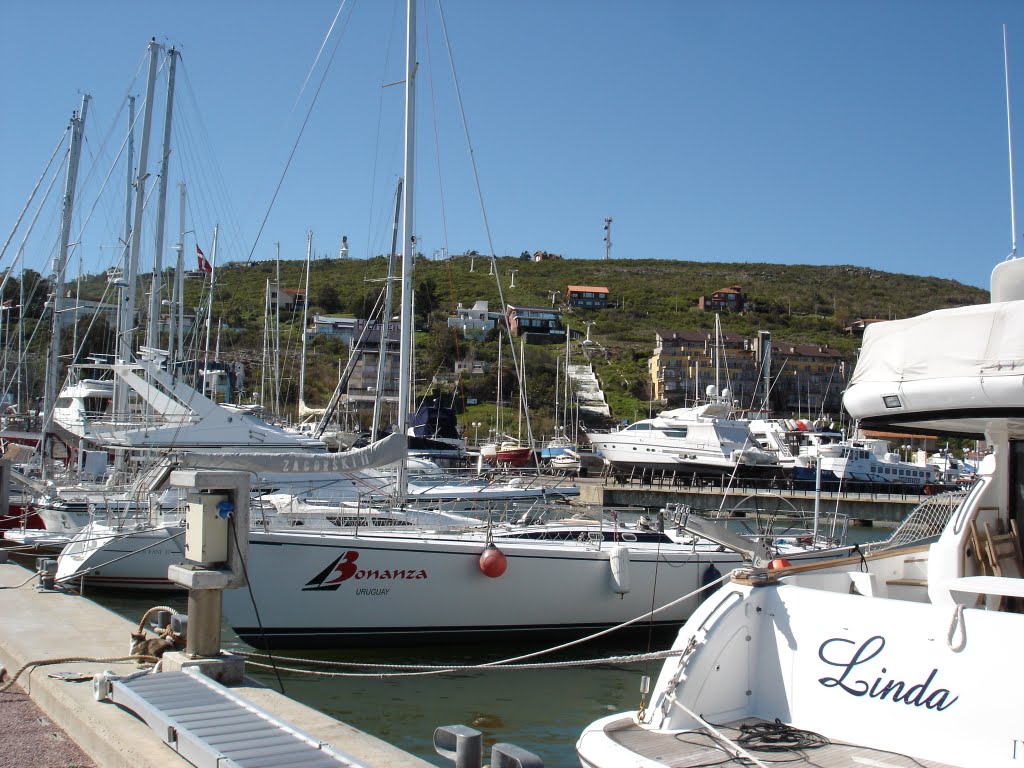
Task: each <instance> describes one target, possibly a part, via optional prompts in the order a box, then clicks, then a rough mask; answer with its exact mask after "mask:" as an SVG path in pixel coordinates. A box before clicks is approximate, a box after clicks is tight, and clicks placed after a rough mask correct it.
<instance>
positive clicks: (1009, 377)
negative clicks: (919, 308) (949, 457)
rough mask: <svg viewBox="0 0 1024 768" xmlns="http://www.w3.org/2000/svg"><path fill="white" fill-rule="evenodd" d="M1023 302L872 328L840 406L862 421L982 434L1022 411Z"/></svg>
mask: <svg viewBox="0 0 1024 768" xmlns="http://www.w3.org/2000/svg"><path fill="white" fill-rule="evenodd" d="M1021 328H1024V301H1006V302H1000V303H997V304H979V305H975V306H970V307H957V308H954V309H941V310H937V311H935V312H929V313H927V314H925V315H921V316H919V317H913V318H908V319H906V320H893V321H890V322H885V323H875V324H873V325H870V326H868V328H867V329H866V331H865V333H864V345H863V348H862V350H861V354H860V358H859V359H858V361H857V368H856V370H855V371H854V373H853V376H852V378H851V380H850V385H849V387H848V388H847V391H846V394H845V395H844V398H843V404H844V405H845V406H846V409H847V410H848V411H849V412H850V415H851V416H853V418H855V419H859V420H861V422H862V425H875V426H883V425H888V426H902V427H910V426H913V425H915V424H916V425H918V426H921V427H923V428H925V427H926V428H927V429H930V430H931V431H933V432H939V433H944V434H954V433H958V434H978V433H981V432H984V429H985V426H984V425H985V423H986V421H987V420H988V419H991V418H992V417H995V416H1000V415H1001V416H1004V417H1011V418H1019V417H1020V416H1021V415H1024V334H1022V333H1021Z"/></svg>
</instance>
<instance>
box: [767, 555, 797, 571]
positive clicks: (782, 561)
mask: <svg viewBox="0 0 1024 768" xmlns="http://www.w3.org/2000/svg"><path fill="white" fill-rule="evenodd" d="M791 565H792V563H791V562H789V560H787V559H786V558H784V557H779V558H776V559H775V560H772V561H771V562H770V563H768V567H769V568H771V569H772V570H773V571H777V570H779V569H780V568H789V566H791Z"/></svg>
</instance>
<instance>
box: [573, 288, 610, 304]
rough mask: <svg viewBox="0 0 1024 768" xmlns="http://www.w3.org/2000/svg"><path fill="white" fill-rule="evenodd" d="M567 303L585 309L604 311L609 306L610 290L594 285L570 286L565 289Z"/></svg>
mask: <svg viewBox="0 0 1024 768" xmlns="http://www.w3.org/2000/svg"><path fill="white" fill-rule="evenodd" d="M565 303H566V304H568V305H569V306H570V307H581V308H583V309H604V308H605V307H607V306H608V289H607V288H602V287H599V286H594V285H570V286H569V287H568V288H566V289H565Z"/></svg>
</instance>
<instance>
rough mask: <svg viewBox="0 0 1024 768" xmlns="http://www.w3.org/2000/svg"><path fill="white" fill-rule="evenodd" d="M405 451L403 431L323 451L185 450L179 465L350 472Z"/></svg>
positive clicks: (397, 457)
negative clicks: (363, 443) (357, 445)
mask: <svg viewBox="0 0 1024 768" xmlns="http://www.w3.org/2000/svg"><path fill="white" fill-rule="evenodd" d="M405 453H406V439H405V436H404V435H398V434H391V435H388V436H387V437H385V438H384V439H383V440H378V441H377V442H375V443H371V444H370V445H368V446H366V447H365V448H353V449H352V450H350V451H341V452H339V453H328V452H327V451H287V452H281V453H270V452H268V453H255V452H254V453H185V454H182V455H181V456H180V458H179V464H180V466H181V467H184V468H189V469H210V470H243V471H248V472H257V473H263V472H304V471H322V472H354V471H356V470H360V469H372V468H374V467H383V466H385V465H387V464H394V463H395V462H396V461H400V460H401V459H402V458H403V457H404V456H405Z"/></svg>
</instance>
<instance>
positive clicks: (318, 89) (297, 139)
mask: <svg viewBox="0 0 1024 768" xmlns="http://www.w3.org/2000/svg"><path fill="white" fill-rule="evenodd" d="M345 2H346V0H342V7H344V5H345ZM339 12H340V9H339ZM351 18H352V15H351V14H349V16H348V19H351ZM331 29H332V30H333V29H334V23H333V22H332V23H331ZM347 29H348V21H347V20H346V22H345V25H344V26H343V27H342V30H341V33H340V34H339V35H338V37H337V40H335V43H334V48H332V49H331V56H330V58H329V59H328V60H327V64H326V65H325V66H324V71H323V74H322V75H321V76H320V82H319V83H317V86H316V91H315V92H314V94H313V98H312V100H311V101H310V103H309V109H307V110H306V116H305V117H304V118H303V120H302V126H301V127H300V128H299V133H298V135H297V136H296V137H295V142H294V143H293V144H292V148H291V151H290V152H289V153H288V159H287V161H285V165H284V168H283V169H282V171H281V176H280V178H279V179H278V181H277V186H275V187H274V194H273V195H272V196H271V198H270V203H269V204H268V205H267V210H266V213H265V214H264V215H263V221H261V222H260V228H259V231H258V232H257V233H256V238H255V239H254V240H253V243H252V248H251V249H250V250H249V255H248V256H247V257H246V259H245V263H246V264H248V263H250V262H251V261H252V256H253V254H254V253H255V252H256V246H258V245H259V242H260V238H261V237H262V236H263V229H264V228H265V227H266V226H267V220H268V219H269V218H270V212H271V211H272V210H273V209H274V204H275V203H276V202H277V196H278V194H279V193H280V192H281V187H282V185H283V184H284V179H285V176H287V175H288V171H289V169H290V168H291V165H292V160H294V159H295V153H296V152H297V151H298V149H299V142H300V141H301V140H302V136H303V134H304V133H305V131H306V126H307V125H309V119H310V117H312V115H313V108H314V107H315V106H316V103H317V100H318V99H319V97H320V92H321V91H322V90H323V87H324V83H325V82H326V80H327V75H328V74H329V73H330V71H331V64H332V63H333V62H334V57H335V55H336V54H337V52H338V46H339V45H340V44H341V40H342V38H343V37H344V36H345V31H346V30H347ZM325 43H326V39H325ZM319 57H320V54H319V53H318V54H317V59H319Z"/></svg>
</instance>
